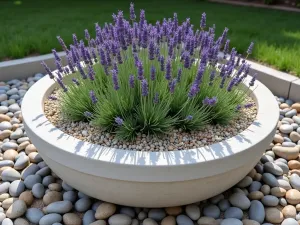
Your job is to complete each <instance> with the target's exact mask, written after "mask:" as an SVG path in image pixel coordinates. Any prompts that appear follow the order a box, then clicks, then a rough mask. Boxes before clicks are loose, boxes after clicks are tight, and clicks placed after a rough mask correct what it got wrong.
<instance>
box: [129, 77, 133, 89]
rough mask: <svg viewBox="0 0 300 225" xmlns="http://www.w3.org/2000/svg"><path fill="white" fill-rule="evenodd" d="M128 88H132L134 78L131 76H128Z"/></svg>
mask: <svg viewBox="0 0 300 225" xmlns="http://www.w3.org/2000/svg"><path fill="white" fill-rule="evenodd" d="M129 87H130V88H134V76H133V75H132V74H131V75H130V76H129Z"/></svg>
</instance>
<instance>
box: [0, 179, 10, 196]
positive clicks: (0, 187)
mask: <svg viewBox="0 0 300 225" xmlns="http://www.w3.org/2000/svg"><path fill="white" fill-rule="evenodd" d="M9 186H10V183H9V182H3V183H2V184H0V194H3V193H7V192H8V189H9Z"/></svg>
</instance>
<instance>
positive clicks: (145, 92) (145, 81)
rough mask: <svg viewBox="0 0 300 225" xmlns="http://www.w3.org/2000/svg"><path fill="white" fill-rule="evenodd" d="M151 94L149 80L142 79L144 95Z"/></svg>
mask: <svg viewBox="0 0 300 225" xmlns="http://www.w3.org/2000/svg"><path fill="white" fill-rule="evenodd" d="M148 94H149V90H148V82H147V80H146V79H143V80H142V96H147V95H148Z"/></svg>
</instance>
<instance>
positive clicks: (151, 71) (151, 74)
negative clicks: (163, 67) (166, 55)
mask: <svg viewBox="0 0 300 225" xmlns="http://www.w3.org/2000/svg"><path fill="white" fill-rule="evenodd" d="M155 73H156V69H155V67H154V66H153V65H152V66H151V69H150V79H151V80H155Z"/></svg>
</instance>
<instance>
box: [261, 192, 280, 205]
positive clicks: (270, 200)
mask: <svg viewBox="0 0 300 225" xmlns="http://www.w3.org/2000/svg"><path fill="white" fill-rule="evenodd" d="M261 202H262V203H263V204H264V205H265V206H277V205H278V203H279V199H278V198H277V197H276V196H273V195H266V196H264V197H263V198H262V199H261Z"/></svg>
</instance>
